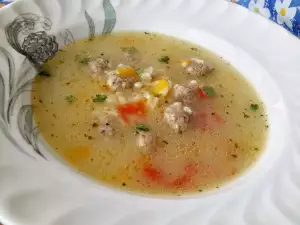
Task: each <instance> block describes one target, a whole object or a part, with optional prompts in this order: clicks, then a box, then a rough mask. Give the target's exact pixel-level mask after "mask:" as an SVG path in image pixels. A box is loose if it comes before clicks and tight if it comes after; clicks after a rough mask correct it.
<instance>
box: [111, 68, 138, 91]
mask: <svg viewBox="0 0 300 225" xmlns="http://www.w3.org/2000/svg"><path fill="white" fill-rule="evenodd" d="M136 81H137V79H136V78H135V77H120V76H119V75H118V74H117V73H115V72H110V73H108V78H107V85H108V86H109V87H110V88H111V89H112V90H113V91H116V90H120V89H129V88H132V87H133V85H134V83H135V82H136Z"/></svg>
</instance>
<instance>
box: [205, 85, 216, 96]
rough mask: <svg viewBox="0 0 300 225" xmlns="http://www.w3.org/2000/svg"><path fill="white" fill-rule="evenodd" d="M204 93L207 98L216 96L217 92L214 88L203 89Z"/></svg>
mask: <svg viewBox="0 0 300 225" xmlns="http://www.w3.org/2000/svg"><path fill="white" fill-rule="evenodd" d="M202 91H203V92H204V93H205V95H206V96H209V97H214V96H216V92H215V90H214V89H213V87H203V88H202Z"/></svg>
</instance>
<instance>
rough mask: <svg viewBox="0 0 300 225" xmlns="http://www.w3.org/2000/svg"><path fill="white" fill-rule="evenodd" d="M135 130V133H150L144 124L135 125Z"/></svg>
mask: <svg viewBox="0 0 300 225" xmlns="http://www.w3.org/2000/svg"><path fill="white" fill-rule="evenodd" d="M135 129H136V130H137V131H146V132H148V131H150V127H149V126H147V125H146V124H137V125H136V127H135Z"/></svg>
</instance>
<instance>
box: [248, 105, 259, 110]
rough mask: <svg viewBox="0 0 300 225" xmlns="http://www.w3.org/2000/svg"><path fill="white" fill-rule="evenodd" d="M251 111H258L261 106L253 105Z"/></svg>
mask: <svg viewBox="0 0 300 225" xmlns="http://www.w3.org/2000/svg"><path fill="white" fill-rule="evenodd" d="M250 109H251V110H253V111H256V110H258V109H259V105H258V104H251V105H250Z"/></svg>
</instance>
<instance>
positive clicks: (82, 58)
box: [75, 55, 91, 65]
mask: <svg viewBox="0 0 300 225" xmlns="http://www.w3.org/2000/svg"><path fill="white" fill-rule="evenodd" d="M90 60H91V57H87V56H81V55H76V56H75V61H77V62H78V63H80V64H83V65H87V64H88V63H89V62H90Z"/></svg>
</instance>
